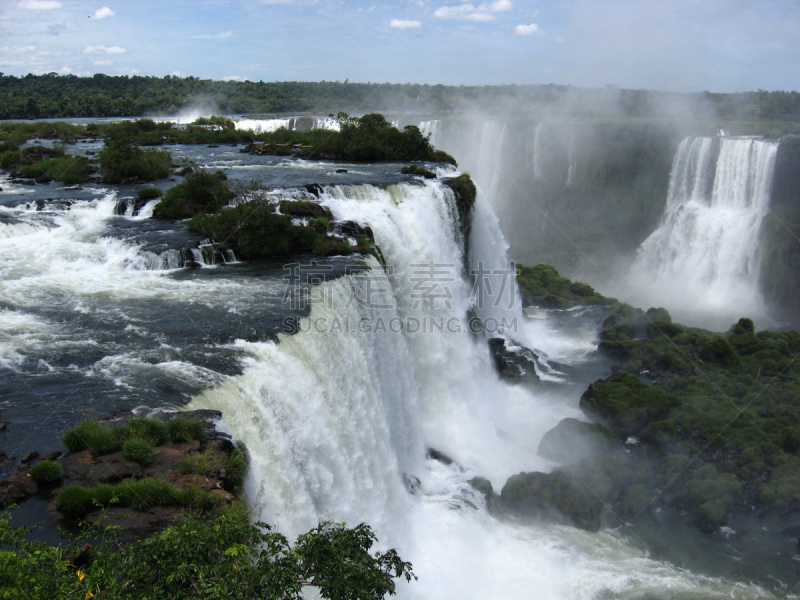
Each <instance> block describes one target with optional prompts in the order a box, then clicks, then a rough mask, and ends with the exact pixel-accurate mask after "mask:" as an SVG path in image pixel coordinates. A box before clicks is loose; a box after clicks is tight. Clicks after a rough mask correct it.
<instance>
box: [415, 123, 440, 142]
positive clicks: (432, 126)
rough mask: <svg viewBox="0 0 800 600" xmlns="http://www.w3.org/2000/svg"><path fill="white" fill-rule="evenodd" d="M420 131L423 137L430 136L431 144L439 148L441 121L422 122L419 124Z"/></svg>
mask: <svg viewBox="0 0 800 600" xmlns="http://www.w3.org/2000/svg"><path fill="white" fill-rule="evenodd" d="M419 130H420V132H422V135H424V136H426V137H427V136H428V135H430V136H431V137H430V142H431V144H433V146H435V147H437V148H438V147H439V119H434V120H432V121H421V122H420V124H419Z"/></svg>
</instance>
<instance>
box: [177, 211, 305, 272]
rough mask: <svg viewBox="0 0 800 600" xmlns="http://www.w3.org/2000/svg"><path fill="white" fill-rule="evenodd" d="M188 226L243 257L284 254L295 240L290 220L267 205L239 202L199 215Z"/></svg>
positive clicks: (289, 251) (290, 248)
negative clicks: (238, 203) (236, 204)
mask: <svg viewBox="0 0 800 600" xmlns="http://www.w3.org/2000/svg"><path fill="white" fill-rule="evenodd" d="M189 229H190V230H191V231H194V232H196V233H199V234H201V235H204V236H207V237H209V238H211V239H213V240H214V241H216V242H219V243H221V244H223V245H225V246H227V247H229V248H232V249H233V251H234V252H235V253H236V256H237V257H239V258H242V259H252V258H265V257H270V256H285V255H287V254H290V253H291V252H292V247H293V241H294V239H295V233H294V227H293V226H292V222H291V219H290V218H289V217H287V216H285V215H279V214H276V213H275V212H274V208H273V207H272V206H270V205H266V204H250V203H248V204H240V205H238V206H235V207H230V208H224V209H222V210H221V211H220V212H219V213H217V214H214V215H206V214H200V215H196V216H195V217H193V218H192V219H191V220H190V221H189Z"/></svg>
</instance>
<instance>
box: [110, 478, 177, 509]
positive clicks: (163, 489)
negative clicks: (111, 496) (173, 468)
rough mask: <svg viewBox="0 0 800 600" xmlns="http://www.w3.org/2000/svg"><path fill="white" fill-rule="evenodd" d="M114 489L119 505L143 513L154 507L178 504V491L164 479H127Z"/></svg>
mask: <svg viewBox="0 0 800 600" xmlns="http://www.w3.org/2000/svg"><path fill="white" fill-rule="evenodd" d="M116 487H117V493H118V494H119V499H120V503H121V504H122V505H124V506H130V507H131V508H134V509H136V510H141V511H145V510H148V509H150V508H152V507H154V506H173V505H175V504H178V490H176V489H175V487H173V485H172V484H171V483H169V482H168V481H165V480H164V479H155V478H152V477H148V478H147V479H140V480H131V479H129V480H127V481H124V482H122V483H120V484H119V485H118V486H116Z"/></svg>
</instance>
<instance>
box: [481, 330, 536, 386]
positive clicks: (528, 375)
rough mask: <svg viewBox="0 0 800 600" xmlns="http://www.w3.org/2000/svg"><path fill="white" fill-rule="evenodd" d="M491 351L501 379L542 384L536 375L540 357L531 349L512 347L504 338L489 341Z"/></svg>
mask: <svg viewBox="0 0 800 600" xmlns="http://www.w3.org/2000/svg"><path fill="white" fill-rule="evenodd" d="M489 351H490V352H491V354H492V360H493V361H494V366H495V368H496V369H497V372H498V373H499V374H500V377H502V378H503V379H506V380H508V381H513V382H516V383H532V384H536V383H539V382H540V379H539V376H538V375H537V374H536V363H537V361H538V360H539V357H538V356H537V355H536V354H534V353H533V352H532V351H531V350H530V349H529V348H525V347H524V346H511V347H509V343H508V341H507V340H506V339H504V338H492V339H490V340H489Z"/></svg>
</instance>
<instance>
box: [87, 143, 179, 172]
mask: <svg viewBox="0 0 800 600" xmlns="http://www.w3.org/2000/svg"><path fill="white" fill-rule="evenodd" d="M98 158H99V160H100V177H101V180H102V182H103V183H123V182H125V181H153V180H155V179H164V178H165V177H169V174H170V170H171V169H172V157H171V156H170V154H169V152H167V151H165V150H154V149H144V150H143V149H141V148H139V147H138V146H136V145H134V144H133V143H132V142H131V141H130V140H129V139H128V138H125V137H120V138H115V139H111V140H109V141H107V142H106V146H105V148H104V149H103V150H102V151H101V152H100V154H99V155H98Z"/></svg>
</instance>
